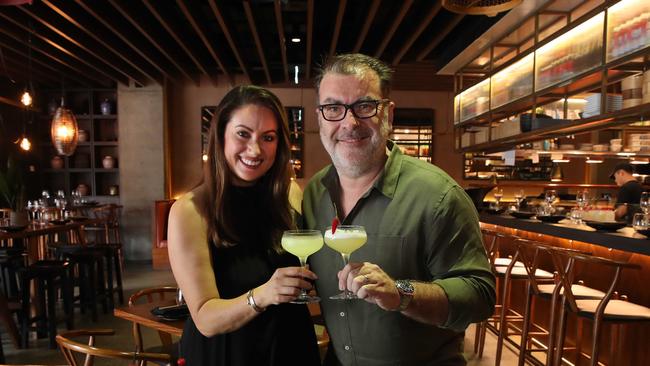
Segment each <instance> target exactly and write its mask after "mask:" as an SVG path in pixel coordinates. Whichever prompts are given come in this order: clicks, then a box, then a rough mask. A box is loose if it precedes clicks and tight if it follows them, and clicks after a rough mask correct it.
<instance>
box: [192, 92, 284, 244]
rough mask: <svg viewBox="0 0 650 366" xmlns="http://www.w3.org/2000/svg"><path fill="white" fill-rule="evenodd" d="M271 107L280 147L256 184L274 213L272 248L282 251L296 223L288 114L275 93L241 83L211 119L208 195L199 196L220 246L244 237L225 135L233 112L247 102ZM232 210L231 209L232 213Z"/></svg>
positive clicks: (210, 236) (206, 171) (206, 173)
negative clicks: (236, 220) (238, 221)
mask: <svg viewBox="0 0 650 366" xmlns="http://www.w3.org/2000/svg"><path fill="white" fill-rule="evenodd" d="M251 104H252V105H256V106H260V107H264V108H268V109H269V110H270V111H271V112H273V115H274V116H275V119H276V121H277V125H278V127H277V128H278V131H277V135H278V140H277V141H278V146H277V151H276V155H275V161H274V162H273V166H271V169H269V171H268V172H266V174H264V175H263V176H262V177H261V178H260V180H259V181H258V182H257V183H256V184H257V185H259V188H260V189H261V191H262V192H263V196H264V197H265V199H264V200H262V201H261V202H260V205H261V206H265V207H260V209H264V210H268V211H269V212H273V214H272V215H270V220H271V221H272V222H271V223H269V224H270V225H269V227H271V232H270V233H269V234H270V235H271V239H272V240H271V241H269V243H270V245H271V246H272V249H274V250H276V251H278V252H279V251H281V246H280V239H281V237H282V232H283V231H284V230H287V229H289V228H290V227H291V226H292V222H291V213H290V209H289V199H288V196H289V184H290V178H291V174H292V173H291V172H292V171H291V166H290V164H289V131H288V127H287V116H286V113H285V111H284V108H283V107H282V104H281V103H280V100H279V99H278V97H277V96H275V94H273V93H271V92H270V91H268V90H266V89H264V88H261V87H258V86H253V85H241V86H237V87H235V88H234V89H232V90H231V91H229V92H228V93H227V94H226V95H225V96H224V97H223V99H222V100H221V102H220V103H219V105H218V106H217V109H216V111H215V114H214V117H213V118H212V121H211V122H210V132H209V141H208V161H207V166H206V167H205V169H204V173H203V184H204V185H205V191H204V192H205V197H199V201H200V202H201V204H200V205H199V207H201V210H202V214H203V216H204V217H205V219H206V221H207V225H208V233H207V234H208V239H210V240H211V241H212V242H213V243H214V244H215V245H216V246H217V247H227V246H231V245H233V244H235V243H238V242H239V240H240V233H237V232H235V230H234V227H235V225H233V222H232V221H233V217H232V208H233V206H234V205H236V204H237V203H236V202H233V198H232V197H233V195H232V181H233V180H232V178H233V174H234V173H233V172H232V171H231V170H230V168H229V166H228V163H227V162H226V157H225V154H224V136H225V131H226V125H227V124H228V123H229V122H230V119H231V117H232V115H233V113H234V112H235V111H236V110H238V109H239V108H241V107H243V106H245V105H251ZM229 211H230V212H229Z"/></svg>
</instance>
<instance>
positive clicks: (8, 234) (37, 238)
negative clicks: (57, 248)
mask: <svg viewBox="0 0 650 366" xmlns="http://www.w3.org/2000/svg"><path fill="white" fill-rule="evenodd" d="M101 222H102V220H101V219H95V218H83V220H81V219H79V220H70V221H63V222H62V221H57V222H48V223H41V222H38V221H31V222H30V223H29V224H28V225H27V226H25V227H24V228H16V227H6V228H5V227H0V243H2V244H3V245H5V243H10V242H11V243H12V244H13V245H16V242H17V241H22V243H23V245H24V246H25V248H26V250H27V254H28V257H29V259H30V260H31V261H36V260H41V259H45V258H47V240H44V238H47V237H49V236H53V238H54V240H59V237H61V236H64V235H66V234H67V233H73V234H74V235H75V236H76V238H75V239H74V240H77V241H78V242H80V243H84V239H83V227H84V226H87V225H97V224H100V223H101Z"/></svg>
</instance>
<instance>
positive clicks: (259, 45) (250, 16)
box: [242, 0, 272, 85]
mask: <svg viewBox="0 0 650 366" xmlns="http://www.w3.org/2000/svg"><path fill="white" fill-rule="evenodd" d="M242 5H243V6H244V12H245V13H246V20H247V21H248V27H249V28H250V30H251V33H252V34H253V39H254V40H255V46H256V47H257V54H258V55H259V57H260V60H261V61H262V67H263V68H264V75H265V76H266V82H267V84H268V85H271V84H272V82H271V74H270V73H269V67H268V65H267V64H266V58H265V57H264V50H263V49H262V42H261V41H260V37H259V35H258V34H257V26H255V18H253V10H252V9H251V4H250V1H249V0H244V1H243V2H242Z"/></svg>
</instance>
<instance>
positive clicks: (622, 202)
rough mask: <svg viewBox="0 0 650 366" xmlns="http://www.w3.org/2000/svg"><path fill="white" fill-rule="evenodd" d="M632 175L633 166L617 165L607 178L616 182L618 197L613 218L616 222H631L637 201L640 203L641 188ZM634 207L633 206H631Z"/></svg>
mask: <svg viewBox="0 0 650 366" xmlns="http://www.w3.org/2000/svg"><path fill="white" fill-rule="evenodd" d="M633 173H634V166H632V164H629V163H619V164H617V165H616V167H614V171H613V172H612V174H611V175H610V176H609V177H610V178H611V179H614V181H616V185H617V186H619V187H620V188H619V189H618V196H617V198H616V206H615V207H616V208H615V209H614V217H615V218H616V220H623V219H624V220H626V221H627V222H631V220H632V216H633V215H634V213H635V211H636V210H635V209H632V207H636V208H638V207H639V206H638V205H639V201H641V193H642V192H643V188H642V187H641V184H640V183H639V182H638V181H637V180H636V178H635V177H634V176H633V175H632V174H633ZM631 205H634V206H631Z"/></svg>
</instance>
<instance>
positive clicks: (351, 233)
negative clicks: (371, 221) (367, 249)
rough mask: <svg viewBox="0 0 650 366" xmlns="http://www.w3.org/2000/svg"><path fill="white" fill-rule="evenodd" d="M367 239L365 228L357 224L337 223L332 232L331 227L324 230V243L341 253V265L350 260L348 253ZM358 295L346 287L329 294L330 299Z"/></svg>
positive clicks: (348, 297) (347, 298) (345, 298)
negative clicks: (338, 291)
mask: <svg viewBox="0 0 650 366" xmlns="http://www.w3.org/2000/svg"><path fill="white" fill-rule="evenodd" d="M366 241H368V235H367V234H366V229H365V228H364V227H363V226H358V225H339V226H338V227H337V228H336V230H335V231H334V234H332V228H331V227H329V228H327V231H325V244H327V246H328V247H330V248H332V249H334V250H336V251H337V252H339V253H341V257H343V267H345V266H346V265H347V264H348V263H349V262H350V254H352V252H354V251H355V250H357V249H359V248H361V247H362V246H363V245H364V244H366ZM357 298H358V297H357V296H356V295H355V294H353V293H352V292H351V291H350V290H348V289H347V288H346V289H345V290H343V292H341V293H340V294H338V295H334V296H330V299H332V300H350V299H357Z"/></svg>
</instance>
